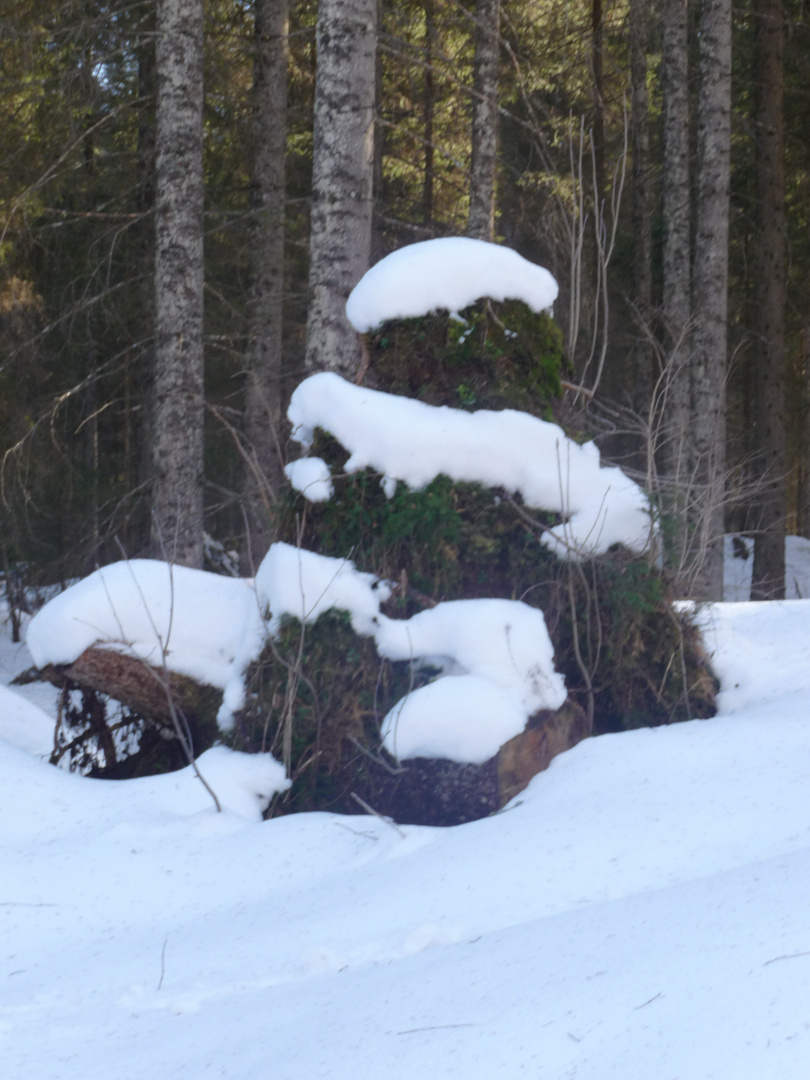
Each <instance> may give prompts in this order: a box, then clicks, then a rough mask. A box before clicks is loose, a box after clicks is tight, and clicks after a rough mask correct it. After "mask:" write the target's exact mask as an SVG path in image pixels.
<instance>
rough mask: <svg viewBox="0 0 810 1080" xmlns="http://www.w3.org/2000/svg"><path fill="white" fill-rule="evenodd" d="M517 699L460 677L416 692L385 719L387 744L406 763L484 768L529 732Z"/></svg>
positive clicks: (475, 678) (479, 680)
mask: <svg viewBox="0 0 810 1080" xmlns="http://www.w3.org/2000/svg"><path fill="white" fill-rule="evenodd" d="M526 720H527V713H526V710H525V709H523V708H521V705H520V702H519V701H516V700H515V695H514V694H510V693H509V692H508V691H506V690H501V689H500V688H499V687H497V686H495V685H494V684H493V683H491V682H490V681H489V680H488V679H482V678H480V677H479V676H477V675H454V676H446V677H445V678H441V679H437V680H436V681H435V682H431V683H428V684H427V686H421V687H419V688H418V689H416V690H412V691H411V693H410V694H408V695H407V696H406V697H404V698H402V700H401V701H398V702H397V704H396V705H395V706H394V707H393V708H392V709H391V710H390V711H389V712H388V713H387V715H386V716H385V718H384V720H383V722H382V727H381V729H380V735H381V738H382V744H383V746H384V747H385V749H386V750H387V751H388V753H389V754H391V755H392V756H393V757H395V758H398V759H399V760H400V761H404V760H407V759H408V758H416V757H427V758H448V759H449V760H450V761H458V762H462V763H473V764H477V765H483V763H484V762H485V761H489V759H490V758H491V757H494V756H495V754H497V753H498V750H499V748H500V747H501V746H502V745H503V744H504V743H505V742H508V741H509V739H512V738H514V736H515V735H519V734H520V732H521V731H523V729H524V727H525V726H526Z"/></svg>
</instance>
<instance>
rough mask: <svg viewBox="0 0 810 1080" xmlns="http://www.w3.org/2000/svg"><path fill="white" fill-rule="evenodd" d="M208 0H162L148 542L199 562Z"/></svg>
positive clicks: (180, 559) (189, 562)
mask: <svg viewBox="0 0 810 1080" xmlns="http://www.w3.org/2000/svg"><path fill="white" fill-rule="evenodd" d="M202 47H203V2H202V0H159V3H158V28H157V135H156V146H157V166H156V197H155V200H156V201H155V211H156V222H155V225H156V228H155V241H156V258H155V311H156V318H155V382H154V441H153V458H152V461H153V470H154V476H153V483H152V546H153V549H154V551H155V553H156V554H157V555H158V557H165V558H168V559H170V560H171V561H172V562H176V563H180V564H182V565H185V566H196V567H199V566H201V565H202V561H203V542H202V538H203V409H204V403H203V126H202V104H203V85H202V54H203V49H202Z"/></svg>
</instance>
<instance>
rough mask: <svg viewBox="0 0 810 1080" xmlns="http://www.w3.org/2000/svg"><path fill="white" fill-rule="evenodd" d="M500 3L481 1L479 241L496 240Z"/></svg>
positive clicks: (476, 124)
mask: <svg viewBox="0 0 810 1080" xmlns="http://www.w3.org/2000/svg"><path fill="white" fill-rule="evenodd" d="M500 28H501V4H500V0H477V3H476V6H475V59H474V61H473V91H474V93H473V102H472V161H471V164H470V216H469V222H468V225H467V232H468V234H469V235H470V236H472V237H473V238H475V239H477V240H493V239H494V237H495V167H496V164H497V151H498V56H499V52H500Z"/></svg>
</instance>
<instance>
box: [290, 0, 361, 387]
mask: <svg viewBox="0 0 810 1080" xmlns="http://www.w3.org/2000/svg"><path fill="white" fill-rule="evenodd" d="M316 36H317V57H318V64H317V73H316V80H315V117H314V149H313V162H312V228H311V234H310V268H309V294H310V302H309V315H308V319H307V349H306V359H305V365H306V368H307V370H308V371H310V372H312V371H324V370H331V371H338V372H340V373H341V374H344V375H347V376H349V377H351V376H353V375H354V374H355V373H356V371H357V369H358V367H359V365H360V360H361V355H360V345H359V339H358V337H357V334H356V333H355V331H354V328H353V327H352V326H351V324H350V323H349V320H348V319H347V318H346V310H345V306H346V300H347V299H348V296H349V293H350V292H351V290H352V289H353V288H354V286H355V285H356V284H357V282H358V281H359V280H360V278H361V277H362V276H363V274H364V273H365V272H366V270H367V269H368V263H369V257H370V250H371V225H372V189H373V174H374V104H375V101H374V99H375V83H376V65H375V56H376V46H377V0H320V6H319V10H318V26H317V35H316Z"/></svg>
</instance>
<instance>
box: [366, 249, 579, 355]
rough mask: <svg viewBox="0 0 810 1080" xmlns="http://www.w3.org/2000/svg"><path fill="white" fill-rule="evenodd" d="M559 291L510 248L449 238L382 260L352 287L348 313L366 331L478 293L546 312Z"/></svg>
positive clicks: (452, 306) (453, 306)
mask: <svg viewBox="0 0 810 1080" xmlns="http://www.w3.org/2000/svg"><path fill="white" fill-rule="evenodd" d="M558 291H559V290H558V287H557V282H556V281H555V280H554V278H553V277H552V276H551V274H550V273H549V272H548V270H545V269H544V268H543V267H542V266H537V265H536V264H535V263H532V262H529V261H528V260H527V259H524V258H523V257H522V256H521V255H518V254H517V252H515V251H512V250H511V248H506V247H500V246H499V245H498V244H489V243H487V242H486V241H484V240H471V239H469V238H468V237H463V236H451V237H444V238H441V239H438V240H424V241H422V242H421V243H418V244H410V245H409V246H407V247H404V248H400V249H399V250H398V251H395V252H393V253H392V254H391V255H387V256H386V257H385V258H384V259H381V260H380V262H378V263H377V264H376V265H375V266H372V268H371V269H370V270H369V271H368V272H367V273H366V274H365V275H364V276H363V277H362V278H361V280H360V281H359V282H358V284H357V285H356V286H355V288H354V289H353V291H352V293H351V295H350V296H349V299H348V301H347V302H346V314H347V316H348V318H349V322H350V323H351V324H352V326H354V328H355V330H357V331H359V332H360V333H361V334H364V333H366V332H367V331H369V330H373V329H375V328H376V327H378V326H380V325H381V324H382V323H384V322H386V321H387V320H389V319H403V318H410V317H411V316H416V315H426V314H428V312H431V311H438V310H440V309H444V310H446V311H449V312H458V311H461V310H462V309H463V308H465V307H469V305H470V304H472V303H474V302H475V301H476V300H480V299H481V298H482V297H489V298H490V299H491V300H506V299H510V300H523V301H524V303H526V304H528V305H529V307H530V308H532V309H533V310H534V311H545V310H546V309H547V308H550V307H551V305H552V304H553V303H554V301H555V300H556V299H557V293H558Z"/></svg>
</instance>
